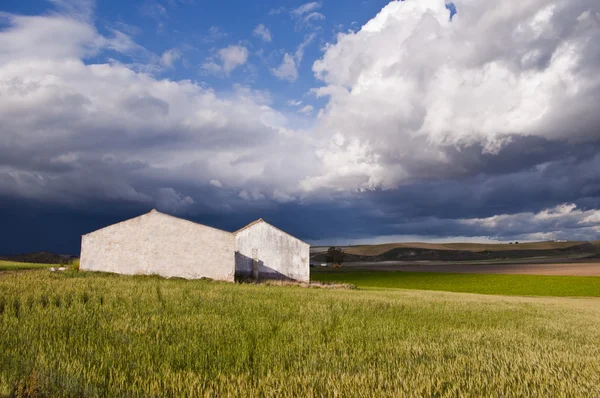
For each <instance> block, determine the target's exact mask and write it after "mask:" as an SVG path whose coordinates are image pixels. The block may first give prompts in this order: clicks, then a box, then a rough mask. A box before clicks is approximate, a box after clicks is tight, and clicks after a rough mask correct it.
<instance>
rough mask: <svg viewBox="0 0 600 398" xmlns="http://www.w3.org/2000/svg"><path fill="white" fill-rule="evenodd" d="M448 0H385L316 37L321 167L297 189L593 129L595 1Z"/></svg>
mask: <svg viewBox="0 0 600 398" xmlns="http://www.w3.org/2000/svg"><path fill="white" fill-rule="evenodd" d="M455 3H456V6H457V10H458V12H457V14H456V15H455V16H454V18H453V20H452V21H450V18H449V11H448V9H446V8H445V4H444V2H443V1H438V0H419V1H409V0H407V1H392V2H391V3H390V4H388V5H387V6H386V7H384V8H383V9H382V10H381V12H380V13H379V14H378V15H377V16H375V17H374V18H373V19H371V20H370V21H368V22H367V23H366V24H365V25H364V26H362V28H361V29H360V30H359V31H357V32H350V33H347V34H339V35H338V36H337V40H336V42H335V43H331V44H328V45H327V46H326V48H325V51H324V54H323V57H322V58H321V59H319V60H317V61H316V62H315V63H314V65H313V71H314V73H315V76H316V77H317V78H318V79H320V80H321V81H322V82H323V86H322V87H319V88H316V89H314V90H313V92H314V93H315V94H316V95H317V96H319V97H326V98H328V99H329V102H328V105H327V106H326V107H325V108H324V110H323V111H322V113H321V114H320V118H319V126H318V130H319V134H320V136H321V137H322V138H323V140H324V141H325V143H324V144H323V145H322V148H321V150H320V151H319V153H320V156H321V157H322V159H323V169H322V172H321V173H320V175H318V176H313V177H311V178H308V179H307V180H305V181H304V183H303V184H304V186H305V187H306V188H307V189H309V188H310V189H319V188H325V187H329V188H335V189H339V188H342V189H357V188H358V189H374V188H378V187H383V188H393V187H396V186H398V185H399V184H402V183H403V182H405V181H409V180H410V179H412V178H419V177H422V176H423V175H425V174H426V173H429V171H428V170H432V169H433V168H440V167H441V168H444V169H445V170H446V172H448V173H451V172H452V170H453V167H456V166H455V165H456V163H455V162H453V160H452V158H451V157H450V156H449V155H448V152H449V151H456V150H461V148H462V149H465V148H470V147H474V146H475V147H480V148H481V149H480V152H482V153H483V154H491V155H494V154H496V153H498V152H499V151H501V150H502V148H504V147H505V146H506V145H508V144H509V143H510V142H512V140H513V139H514V138H515V137H524V136H538V137H543V138H545V139H549V140H562V139H567V140H571V141H573V140H575V141H576V140H586V139H597V138H598V130H597V126H598V125H600V113H599V112H597V111H596V110H595V109H596V108H597V105H598V103H599V98H600V97H599V92H600V75H599V74H598V73H597V71H598V64H599V63H600V62H599V60H600V57H598V54H599V53H598V47H597V44H595V43H598V42H599V41H600V23H599V18H598V16H599V15H600V3H598V2H597V1H593V0H581V1H577V2H573V1H568V0H557V1H548V0H524V1H522V2H519V4H518V5H517V4H512V3H511V4H510V6H509V5H507V3H506V2H481V1H477V0H463V1H457V2H455ZM594 126H596V127H594ZM332 159H335V161H334V160H332ZM454 171H455V172H456V173H464V172H465V170H464V169H460V170H458V169H457V170H454ZM357 184H358V186H357Z"/></svg>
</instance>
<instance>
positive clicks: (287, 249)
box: [235, 221, 310, 282]
mask: <svg viewBox="0 0 600 398" xmlns="http://www.w3.org/2000/svg"><path fill="white" fill-rule="evenodd" d="M235 245H236V274H238V275H240V276H249V275H251V273H252V259H253V258H254V256H255V255H256V256H257V257H258V260H259V264H260V268H259V278H281V279H285V278H289V279H294V280H298V281H303V282H308V281H310V267H309V260H310V245H309V244H308V243H305V242H302V241H301V240H299V239H297V238H294V237H293V236H291V235H289V234H287V233H285V232H283V231H281V230H279V229H277V228H275V227H273V226H272V225H270V224H268V223H266V222H264V221H260V222H258V223H255V224H253V225H250V226H249V227H247V228H244V229H242V230H240V231H238V232H236V233H235Z"/></svg>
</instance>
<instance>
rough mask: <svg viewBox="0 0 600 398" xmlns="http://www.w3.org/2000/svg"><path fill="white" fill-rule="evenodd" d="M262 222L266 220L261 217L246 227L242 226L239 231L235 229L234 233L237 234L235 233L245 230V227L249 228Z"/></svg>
mask: <svg viewBox="0 0 600 398" xmlns="http://www.w3.org/2000/svg"><path fill="white" fill-rule="evenodd" d="M260 222H264V223H266V221H265V220H263V219H262V218H259V219H258V220H255V221H252V222H251V223H250V224H248V225H246V226H245V227H242V228H240V229H238V230H237V231H233V234H234V235H235V234H237V233H238V232H241V231H243V230H245V229H248V228H250V227H251V226H253V225H256V224H258V223H260Z"/></svg>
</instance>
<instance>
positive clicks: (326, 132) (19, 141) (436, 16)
mask: <svg viewBox="0 0 600 398" xmlns="http://www.w3.org/2000/svg"><path fill="white" fill-rule="evenodd" d="M55 3H56V4H58V5H59V6H60V10H62V11H63V13H62V14H61V13H53V14H49V15H44V16H38V17H21V16H12V15H8V16H3V18H4V19H5V20H6V21H7V23H6V25H3V26H2V27H1V28H0V121H1V122H0V205H1V207H0V220H1V221H2V225H10V226H11V227H10V228H2V229H0V230H1V231H0V253H3V252H5V253H9V252H10V253H15V252H23V251H30V250H53V251H59V252H65V253H77V252H78V249H79V236H80V235H81V234H83V233H87V232H90V231H91V230H94V229H97V228H100V227H102V226H104V225H107V224H110V223H113V222H116V221H120V220H122V219H125V218H129V217H133V216H136V215H139V214H141V213H144V212H146V211H148V210H150V209H151V208H154V207H155V208H158V209H159V210H161V211H165V212H167V213H171V214H175V215H178V216H182V217H185V218H188V219H191V220H193V221H197V222H201V223H204V224H207V225H211V226H214V227H217V228H222V229H225V230H229V231H233V230H235V229H237V228H240V227H241V226H243V225H245V224H247V223H248V222H250V221H253V220H255V219H257V218H260V217H262V218H265V219H266V220H268V221H270V222H272V223H273V224H275V225H277V226H279V227H281V228H282V229H284V230H286V231H288V232H290V233H292V234H294V235H297V236H299V237H300V238H302V239H305V240H314V241H320V242H322V241H327V240H328V239H342V240H344V239H347V240H354V239H366V238H373V237H376V238H378V239H381V240H386V237H392V238H389V239H392V240H393V239H395V238H394V237H397V236H425V237H439V238H444V237H452V236H462V237H467V238H468V237H482V236H483V237H493V238H499V239H507V240H510V239H515V238H518V239H546V238H547V239H551V238H563V237H568V238H578V239H592V238H600V237H599V236H598V234H599V233H600V230H599V226H600V214H599V213H598V210H596V209H600V155H599V154H600V112H598V109H600V81H599V80H598V71H600V46H599V45H598V43H599V42H600V18H599V15H600V13H599V12H600V6H599V5H598V2H595V1H591V0H585V1H578V2H568V1H554V2H552V1H542V0H524V1H523V2H522V4H519V5H511V6H503V5H502V4H501V3H494V2H477V1H464V2H457V4H458V6H459V8H460V12H459V13H458V14H456V15H455V16H454V18H453V19H452V22H449V21H448V11H447V10H446V9H445V8H444V4H443V1H439V2H437V1H433V0H431V1H425V0H423V1H419V2H416V1H415V2H409V1H406V2H402V3H396V2H394V3H391V4H390V5H389V6H387V7H386V8H385V9H384V10H382V12H381V13H380V14H379V15H378V16H376V17H374V18H373V20H372V23H371V24H370V25H369V26H368V27H365V28H364V29H363V30H361V31H359V32H356V33H348V34H343V35H340V37H339V40H338V42H337V43H334V44H332V45H331V46H328V47H327V48H326V49H325V50H324V54H323V57H322V59H320V60H318V61H317V62H316V63H315V64H314V67H313V69H314V71H315V73H316V75H317V77H318V78H319V79H320V80H321V81H322V82H323V84H324V86H323V87H321V88H319V89H317V90H315V93H316V94H318V95H324V96H328V98H329V102H328V105H327V106H326V107H325V108H324V109H323V110H322V112H321V113H320V114H319V116H318V118H316V119H315V120H314V121H313V122H314V127H311V129H309V130H306V131H305V130H302V129H300V128H298V127H297V126H295V125H294V123H293V120H295V119H294V117H291V116H289V115H286V114H285V113H283V112H280V111H278V110H277V106H276V104H273V103H272V101H271V98H270V95H269V93H268V92H267V91H260V90H253V89H250V88H248V87H242V86H233V88H232V89H231V90H229V91H227V92H216V91H214V90H212V89H210V88H207V87H205V86H204V85H199V84H196V83H193V82H191V81H171V80H168V79H162V80H161V79H157V78H155V77H154V76H152V75H151V74H148V73H140V72H139V70H140V68H139V66H140V65H138V67H136V68H134V67H132V66H128V65H126V64H121V63H117V62H114V61H111V63H102V59H103V58H102V57H101V55H102V54H103V53H104V52H107V51H112V52H114V51H118V52H119V53H120V54H121V55H122V56H123V57H127V56H130V57H131V58H132V59H133V60H139V54H140V53H142V52H143V53H144V54H146V58H147V59H149V60H151V59H153V58H156V57H153V56H152V54H149V53H148V52H146V51H145V50H144V49H142V48H141V47H140V46H139V45H137V44H136V43H134V42H133V40H132V39H131V38H129V37H128V36H127V35H124V34H122V33H114V35H112V36H110V37H105V36H103V35H101V34H100V33H99V32H98V31H97V29H96V28H95V27H94V25H93V24H92V23H91V22H90V21H91V18H90V16H91V14H90V13H91V12H92V11H91V10H93V3H92V2H86V4H88V6H87V7H86V8H85V10H88V11H86V12H83V11H82V9H80V8H77V7H71V6H70V4H74V3H73V2H71V1H67V0H61V1H55ZM409 6H410V7H409ZM401 7H406V8H401ZM65 14H66V15H65ZM448 23H451V25H448ZM431 37H433V38H434V39H431ZM430 39H431V40H430ZM90 57H96V58H95V62H96V61H97V63H95V64H94V65H91V64H86V60H88V59H89V58H90ZM146 66H147V68H146V69H147V70H155V69H156V68H157V67H159V66H157V65H150V64H149V65H146ZM548 233H550V235H548Z"/></svg>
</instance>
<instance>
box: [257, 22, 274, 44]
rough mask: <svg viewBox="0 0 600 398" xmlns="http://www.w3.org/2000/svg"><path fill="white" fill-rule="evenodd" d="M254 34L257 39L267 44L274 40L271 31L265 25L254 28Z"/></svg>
mask: <svg viewBox="0 0 600 398" xmlns="http://www.w3.org/2000/svg"><path fill="white" fill-rule="evenodd" d="M252 34H253V35H254V36H256V37H260V38H261V39H263V40H264V41H266V42H270V41H271V40H272V36H271V31H270V30H269V28H267V27H266V26H265V25H263V24H260V25H258V26H257V27H256V28H254V30H253V31H252Z"/></svg>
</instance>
